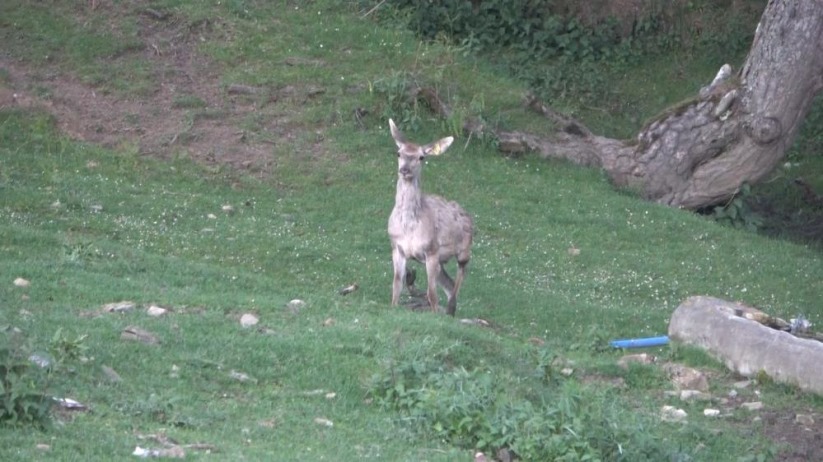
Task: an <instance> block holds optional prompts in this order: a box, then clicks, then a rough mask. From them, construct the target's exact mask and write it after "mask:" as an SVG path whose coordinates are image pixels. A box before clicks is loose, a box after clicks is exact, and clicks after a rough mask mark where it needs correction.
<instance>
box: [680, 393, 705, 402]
mask: <svg viewBox="0 0 823 462" xmlns="http://www.w3.org/2000/svg"><path fill="white" fill-rule="evenodd" d="M710 399H712V395H710V394H708V393H704V392H702V391H700V390H680V400H681V401H692V400H696V401H708V400H710Z"/></svg>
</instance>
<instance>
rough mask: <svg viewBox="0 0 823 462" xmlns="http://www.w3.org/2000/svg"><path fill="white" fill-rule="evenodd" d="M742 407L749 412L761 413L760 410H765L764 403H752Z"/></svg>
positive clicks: (744, 404)
mask: <svg viewBox="0 0 823 462" xmlns="http://www.w3.org/2000/svg"><path fill="white" fill-rule="evenodd" d="M740 407H742V408H743V409H746V410H747V411H759V410H760V409H763V403H762V402H761V401H751V402H748V403H743V404H741V405H740Z"/></svg>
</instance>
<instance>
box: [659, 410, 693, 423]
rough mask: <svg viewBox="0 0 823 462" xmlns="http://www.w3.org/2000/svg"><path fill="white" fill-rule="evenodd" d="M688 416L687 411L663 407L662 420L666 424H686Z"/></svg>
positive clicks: (661, 411)
mask: <svg viewBox="0 0 823 462" xmlns="http://www.w3.org/2000/svg"><path fill="white" fill-rule="evenodd" d="M688 416H689V414H687V413H686V411H684V410H683V409H678V408H676V407H674V406H663V407H662V408H661V409H660V419H661V420H662V421H664V422H685V421H686V418H687V417H688Z"/></svg>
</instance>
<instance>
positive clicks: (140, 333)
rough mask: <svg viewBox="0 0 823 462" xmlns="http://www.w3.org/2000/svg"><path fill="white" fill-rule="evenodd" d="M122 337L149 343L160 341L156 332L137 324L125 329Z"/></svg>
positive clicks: (155, 343)
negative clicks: (153, 332)
mask: <svg viewBox="0 0 823 462" xmlns="http://www.w3.org/2000/svg"><path fill="white" fill-rule="evenodd" d="M120 339H121V340H132V341H137V342H142V343H145V344H147V345H157V344H158V343H160V341H159V340H158V339H157V337H156V336H155V335H154V334H152V333H151V332H149V331H147V330H144V329H141V328H139V327H136V326H128V327H126V328H125V329H123V333H121V334H120Z"/></svg>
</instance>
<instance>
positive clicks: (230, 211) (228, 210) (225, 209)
mask: <svg viewBox="0 0 823 462" xmlns="http://www.w3.org/2000/svg"><path fill="white" fill-rule="evenodd" d="M221 209H222V210H223V212H225V213H227V214H229V215H231V214H233V213H234V206H233V205H230V204H226V205H224V206H223V207H221Z"/></svg>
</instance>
